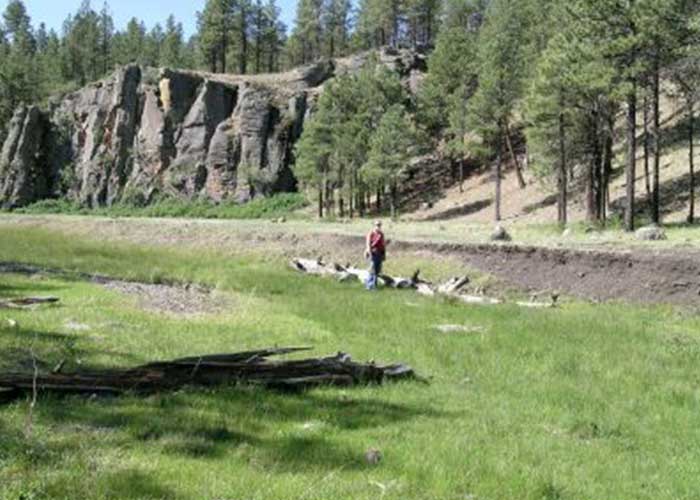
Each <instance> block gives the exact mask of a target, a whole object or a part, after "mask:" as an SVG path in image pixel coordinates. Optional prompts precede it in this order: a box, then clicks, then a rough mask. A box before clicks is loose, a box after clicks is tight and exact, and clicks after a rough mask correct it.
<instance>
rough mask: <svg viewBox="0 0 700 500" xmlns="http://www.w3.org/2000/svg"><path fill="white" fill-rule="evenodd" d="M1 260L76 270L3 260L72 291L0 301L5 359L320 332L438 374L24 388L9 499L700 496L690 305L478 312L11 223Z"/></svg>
mask: <svg viewBox="0 0 700 500" xmlns="http://www.w3.org/2000/svg"><path fill="white" fill-rule="evenodd" d="M0 262H23V263H30V264H34V265H37V266H45V267H50V268H56V269H62V270H64V271H66V273H63V274H57V275H40V276H23V275H16V274H0V297H8V296H26V295H57V296H59V297H61V303H60V305H58V306H56V307H46V308H39V309H36V310H32V311H14V310H13V311H2V310H0V367H2V368H1V369H3V370H8V369H14V370H17V369H28V367H27V365H26V360H27V357H28V356H29V355H30V354H31V353H34V354H35V355H36V357H37V358H38V359H40V360H41V361H42V363H43V364H44V365H43V366H47V367H52V366H54V365H55V364H56V363H58V362H59V361H60V360H67V365H66V370H69V369H71V368H76V367H94V366H99V367H104V366H114V365H119V366H124V365H135V364H139V363H143V362H146V361H150V360H156V359H167V358H172V357H177V356H185V355H194V354H204V353H214V352H232V351H238V350H245V349H249V348H260V347H269V346H274V345H279V346H287V345H291V346H297V345H310V346H314V347H315V352H314V354H318V355H325V354H332V353H335V352H337V351H339V350H342V351H344V352H349V353H351V354H352V355H353V356H354V357H355V358H356V359H359V360H363V361H365V360H369V359H375V360H377V361H378V362H394V361H403V362H406V363H408V364H410V365H412V366H413V367H414V368H415V369H416V370H417V371H418V372H419V373H420V374H421V375H423V376H425V377H428V378H429V379H430V383H429V384H427V385H424V384H420V383H415V382H405V383H400V384H395V385H387V386H382V387H365V388H354V389H342V390H341V389H319V390H314V391H310V392H307V393H302V394H296V395H290V394H280V393H274V392H266V391H263V390H259V389H251V388H246V387H233V386H232V387H228V388H221V389H216V390H206V391H202V390H194V389H188V390H183V391H180V392H177V393H174V394H161V395H157V396H152V397H148V398H137V397H128V398H123V399H90V398H82V397H71V398H64V399H55V398H49V397H40V398H39V400H38V402H37V404H36V407H35V408H34V410H33V414H32V418H31V420H30V419H29V418H28V415H29V402H28V401H25V400H21V401H18V402H15V403H13V404H10V405H6V406H2V407H0V498H3V499H4V498H7V499H20V498H21V499H27V500H29V499H44V498H51V499H54V498H57V499H76V498H85V499H108V498H115V499H116V498H133V499H190V498H192V499H195V498H196V499H212V500H214V499H231V500H233V499H241V500H258V499H259V500H263V499H264V500H270V499H280V500H290V499H299V500H301V499H305V500H306V499H308V500H313V499H316V500H326V499H353V500H356V499H372V500H374V499H402V500H403V499H440V500H442V499H446V500H450V499H454V500H467V499H473V500H476V499H494V500H495V499H531V500H553V499H590V500H607V499H617V500H624V499H630V500H632V499H634V500H638V499H654V500H658V499H691V498H697V492H698V491H700V412H699V410H700V385H699V384H700V378H699V377H698V375H697V366H698V362H699V361H700V317H699V316H697V315H696V314H695V313H694V312H692V311H687V310H681V309H675V308H666V307H664V308H662V307H656V308H655V307H644V308H641V307H634V306H626V305H617V304H608V305H590V304H584V303H569V304H565V305H564V306H563V307H562V308H560V309H556V310H525V309H519V308H516V307H514V306H498V307H493V308H484V307H469V306H464V305H460V304H454V303H450V302H448V301H440V300H432V299H426V298H421V297H418V296H417V295H416V294H414V293H412V292H393V291H380V292H378V293H367V292H365V291H364V290H363V289H362V288H361V286H360V285H359V284H339V283H335V282H333V281H329V280H323V279H316V278H309V277H304V276H300V275H296V274H294V273H293V272H292V271H291V270H288V269H287V268H286V264H285V262H283V261H282V260H278V259H276V258H271V257H270V256H265V255H255V254H251V255H240V256H233V257H232V256H224V255H222V254H218V253H217V252H216V251H215V250H211V251H196V252H195V251H194V250H176V249H172V248H169V249H168V248H156V247H146V246H140V247H136V246H129V245H126V244H114V243H111V242H107V241H102V242H97V241H91V240H87V239H80V238H76V237H65V236H61V235H60V234H58V233H53V232H49V231H45V230H39V229H32V228H22V229H16V228H15V229H13V228H12V227H9V226H4V227H0ZM389 266H390V267H389V270H391V263H389ZM77 272H80V273H100V274H105V275H110V276H114V277H119V278H128V279H133V280H141V281H145V282H155V283H167V282H179V283H190V282H196V283H201V284H205V285H209V286H211V287H214V288H215V293H217V294H225V295H227V296H228V297H229V299H230V306H229V307H228V308H226V310H224V311H222V312H218V313H215V314H208V315H198V316H174V315H168V314H164V313H157V312H152V311H151V312H149V311H146V310H144V309H143V308H141V307H139V303H138V300H137V299H136V298H135V297H133V296H128V295H122V294H120V293H118V292H115V291H111V290H107V289H105V288H104V287H102V286H101V285H99V284H95V283H92V282H89V281H85V280H81V279H80V278H79V276H78V274H77ZM426 272H429V269H427V270H426ZM74 273H75V274H74ZM10 319H11V320H13V322H10V321H8V320H10ZM14 323H16V324H14ZM439 325H462V326H464V327H465V328H464V331H457V332H451V333H442V332H440V331H439V330H438V329H437V326H439ZM369 448H376V449H379V450H381V452H382V454H383V459H382V461H381V462H380V463H379V464H378V465H369V464H367V463H366V461H365V458H364V455H365V452H366V451H367V450H368V449H369Z"/></svg>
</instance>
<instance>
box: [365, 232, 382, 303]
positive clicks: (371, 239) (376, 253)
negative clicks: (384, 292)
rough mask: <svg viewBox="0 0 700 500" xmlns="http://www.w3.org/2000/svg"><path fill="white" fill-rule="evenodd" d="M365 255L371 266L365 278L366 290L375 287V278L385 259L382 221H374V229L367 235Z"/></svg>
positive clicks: (379, 272) (374, 288) (380, 270)
mask: <svg viewBox="0 0 700 500" xmlns="http://www.w3.org/2000/svg"><path fill="white" fill-rule="evenodd" d="M365 257H367V258H368V259H370V261H371V264H372V267H371V268H370V270H369V278H368V279H367V290H376V289H377V279H378V277H379V275H380V274H381V272H382V265H383V264H384V260H385V259H386V240H385V239H384V233H383V232H382V223H381V221H377V222H375V223H374V229H372V231H370V233H369V234H368V235H367V248H366V250H365Z"/></svg>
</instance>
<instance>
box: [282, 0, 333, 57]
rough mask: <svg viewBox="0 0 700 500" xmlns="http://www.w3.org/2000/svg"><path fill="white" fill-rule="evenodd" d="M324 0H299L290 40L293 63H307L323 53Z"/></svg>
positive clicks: (290, 55)
mask: <svg viewBox="0 0 700 500" xmlns="http://www.w3.org/2000/svg"><path fill="white" fill-rule="evenodd" d="M323 17H324V16H323V0H299V1H298V2H297V11H296V19H295V21H294V25H295V26H294V29H293V30H292V35H291V38H290V40H292V45H291V47H290V49H291V50H292V52H291V53H290V54H289V56H288V57H289V58H290V59H291V61H292V63H293V64H306V63H309V62H311V61H313V60H315V59H317V58H318V57H320V56H321V55H322V44H323V24H322V19H323Z"/></svg>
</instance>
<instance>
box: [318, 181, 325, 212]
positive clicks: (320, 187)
mask: <svg viewBox="0 0 700 500" xmlns="http://www.w3.org/2000/svg"><path fill="white" fill-rule="evenodd" d="M323 189H324V188H323V184H319V185H318V218H319V219H323Z"/></svg>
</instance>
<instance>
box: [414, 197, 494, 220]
mask: <svg viewBox="0 0 700 500" xmlns="http://www.w3.org/2000/svg"><path fill="white" fill-rule="evenodd" d="M492 203H493V202H492V201H491V200H479V201H475V202H473V203H467V204H465V205H460V206H458V207H454V208H449V209H447V210H444V211H442V212H439V213H437V214H435V215H431V216H430V217H427V218H426V219H425V220H427V221H440V220H449V219H456V218H458V217H464V216H466V215H471V214H475V213H477V212H480V211H482V210H485V209H487V208H488V207H490V206H491V204H492Z"/></svg>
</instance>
